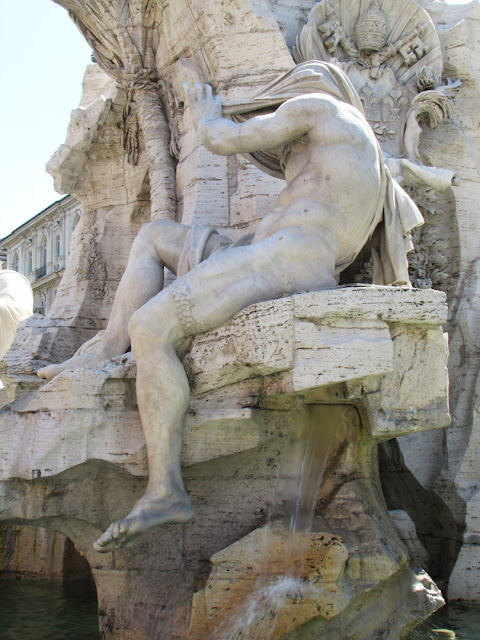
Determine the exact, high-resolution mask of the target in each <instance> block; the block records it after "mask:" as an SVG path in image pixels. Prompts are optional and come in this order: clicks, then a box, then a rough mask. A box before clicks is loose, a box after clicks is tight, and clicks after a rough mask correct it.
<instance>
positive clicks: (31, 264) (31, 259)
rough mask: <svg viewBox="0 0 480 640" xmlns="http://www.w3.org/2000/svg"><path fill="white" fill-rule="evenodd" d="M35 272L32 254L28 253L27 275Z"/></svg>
mask: <svg viewBox="0 0 480 640" xmlns="http://www.w3.org/2000/svg"><path fill="white" fill-rule="evenodd" d="M32 270H33V255H32V252H31V251H29V252H28V260H27V275H29V274H30V273H32Z"/></svg>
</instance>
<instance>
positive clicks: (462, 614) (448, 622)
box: [409, 603, 480, 640]
mask: <svg viewBox="0 0 480 640" xmlns="http://www.w3.org/2000/svg"><path fill="white" fill-rule="evenodd" d="M440 629H445V630H450V631H454V632H455V639H456V640H480V606H479V605H468V604H464V603H462V604H457V603H452V604H449V605H448V606H445V607H442V609H440V610H439V611H437V612H436V613H434V614H433V616H431V617H430V618H428V620H427V621H426V622H424V623H423V624H422V625H420V626H418V627H417V628H416V629H415V631H413V633H411V634H410V636H409V640H449V636H448V634H446V633H443V634H442V633H438V630H440ZM435 631H437V633H435ZM450 637H453V636H450Z"/></svg>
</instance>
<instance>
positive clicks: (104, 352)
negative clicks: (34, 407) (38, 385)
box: [37, 342, 121, 381]
mask: <svg viewBox="0 0 480 640" xmlns="http://www.w3.org/2000/svg"><path fill="white" fill-rule="evenodd" d="M118 355H121V353H118V348H117V349H115V348H113V347H109V346H108V345H105V344H104V343H102V342H99V343H98V344H97V345H95V346H94V347H93V348H92V349H91V350H89V351H85V352H81V353H78V352H77V353H76V354H75V355H74V356H73V357H72V358H70V359H69V360H65V362H60V363H59V364H51V365H49V366H48V367H43V369H39V370H38V371H37V376H38V377H39V378H45V380H47V381H50V380H51V379H52V378H54V377H55V376H58V374H59V373H62V371H66V370H67V369H77V368H78V367H81V366H86V367H91V368H94V367H95V366H96V365H98V363H99V362H102V361H103V360H108V359H109V358H114V357H115V356H118Z"/></svg>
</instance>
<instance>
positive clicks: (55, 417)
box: [0, 287, 449, 640]
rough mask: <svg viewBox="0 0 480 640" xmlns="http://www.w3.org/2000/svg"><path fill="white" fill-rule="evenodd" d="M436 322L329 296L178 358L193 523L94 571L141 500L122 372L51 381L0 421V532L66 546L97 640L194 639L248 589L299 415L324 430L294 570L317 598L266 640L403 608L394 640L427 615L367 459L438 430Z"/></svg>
mask: <svg viewBox="0 0 480 640" xmlns="http://www.w3.org/2000/svg"><path fill="white" fill-rule="evenodd" d="M445 314H446V307H445V298H444V295H443V294H441V293H438V292H433V291H415V290H408V289H395V288H389V287H371V288H370V287H353V288H341V289H334V290H331V291H322V292H317V293H307V294H303V295H298V296H293V297H292V298H282V299H279V300H275V301H270V302H264V303H260V304H257V305H252V306H251V307H248V308H247V309H244V310H243V311H242V312H240V313H239V314H237V315H236V316H235V317H234V318H233V319H232V320H231V321H229V322H227V323H226V324H225V325H224V326H222V327H219V328H218V329H215V330H213V331H210V332H208V333H206V334H203V335H200V336H198V337H197V338H195V339H194V340H193V342H192V343H191V344H189V345H185V349H186V355H185V365H186V367H187V371H188V373H189V377H190V382H191V386H192V389H193V394H192V399H191V403H190V408H189V411H188V413H187V416H186V424H185V432H184V447H183V454H182V458H183V464H184V469H183V475H184V479H185V485H186V488H187V491H188V493H189V495H190V497H191V499H192V503H193V506H194V510H195V517H194V520H193V521H192V522H191V523H188V524H187V525H183V526H182V525H166V526H163V527H158V528H156V529H152V530H150V531H148V532H147V533H146V534H145V535H144V536H143V537H142V538H140V539H139V541H138V542H137V543H136V544H135V545H134V546H133V547H131V548H129V549H126V550H120V551H115V552H114V553H113V554H112V555H107V556H104V555H101V554H98V553H96V552H95V551H94V550H93V548H92V542H93V541H94V540H95V539H96V538H97V537H98V535H99V534H100V533H101V531H102V530H103V529H105V528H106V526H107V525H108V524H109V523H110V522H111V521H114V520H116V519H118V518H120V517H121V516H123V515H125V513H127V512H128V511H129V510H130V508H131V507H132V505H133V504H134V503H135V501H136V500H137V499H138V498H139V497H140V496H141V495H142V493H143V491H144V489H145V484H146V476H147V464H146V456H145V446H144V440H143V433H142V431H141V426H140V422H139V418H138V414H137V410H136V401H135V386H134V382H135V363H134V361H133V359H132V357H131V355H125V356H123V357H120V358H116V359H115V360H114V361H107V362H105V363H104V366H103V368H102V369H100V370H95V371H92V370H88V369H80V370H77V371H66V372H64V373H62V374H60V375H59V376H58V377H56V378H55V379H54V380H52V382H50V383H48V384H45V385H43V386H42V387H41V388H40V389H38V390H37V391H34V392H31V393H29V394H26V395H24V396H22V397H21V398H19V399H18V400H16V401H15V402H14V403H13V404H12V405H9V406H7V407H5V408H4V409H3V411H2V412H1V414H0V415H1V418H0V419H1V424H2V429H1V430H0V437H1V438H2V439H4V444H2V443H0V445H1V446H0V449H1V450H2V451H3V452H4V453H2V465H1V473H2V476H1V479H2V482H1V483H0V491H1V493H2V505H3V511H2V514H1V517H2V519H3V520H4V521H6V522H10V523H33V524H37V525H39V526H45V527H49V528H52V529H55V530H57V531H60V532H61V533H63V534H64V535H67V536H68V537H69V538H71V540H73V542H74V543H75V546H76V547H77V548H78V549H79V550H80V551H81V553H83V554H84V555H85V557H86V558H87V560H88V562H89V564H90V566H91V568H92V573H93V576H94V579H95V582H96V585H97V592H98V597H99V620H100V627H101V630H102V632H103V633H104V635H105V637H106V638H119V639H122V640H125V639H130V638H131V639H132V640H133V639H134V638H135V640H147V639H148V640H152V639H156V638H162V639H163V638H186V637H189V635H188V634H191V635H190V637H191V638H199V639H200V638H203V637H205V638H207V637H208V635H206V634H207V629H210V628H215V627H216V626H217V622H218V623H219V624H220V623H221V622H222V620H223V617H222V616H224V615H226V614H224V613H222V612H221V611H223V607H225V611H226V612H228V611H230V610H232V608H234V607H235V603H236V601H238V600H241V599H243V597H244V593H245V592H246V590H247V591H248V589H249V588H250V586H251V585H252V584H253V583H254V582H255V576H256V574H258V572H259V566H260V564H261V560H260V557H259V552H258V549H257V544H256V542H255V541H256V540H257V536H261V532H260V530H261V528H262V527H264V526H265V524H266V521H267V515H268V510H269V506H270V503H271V499H272V492H273V487H274V484H275V479H276V474H277V469H278V464H279V459H280V455H281V452H282V450H283V448H284V445H285V442H286V439H287V435H288V433H289V431H290V429H291V428H292V427H293V425H294V424H295V422H296V421H297V419H298V416H299V412H301V411H302V407H303V406H304V405H305V404H308V405H311V409H312V410H313V411H314V412H315V415H316V416H317V422H318V428H319V429H322V428H324V429H326V433H327V432H328V433H331V432H332V431H333V436H332V437H333V440H332V444H331V446H330V450H329V455H328V458H327V461H326V467H325V476H324V477H325V480H324V482H323V484H322V487H321V490H320V494H319V497H318V504H317V516H316V518H315V520H314V526H313V529H312V531H313V533H312V544H313V547H312V549H311V550H310V551H309V552H308V554H307V555H308V558H309V559H310V563H309V564H308V567H309V568H308V569H307V573H308V575H309V576H310V577H309V580H311V581H312V582H313V583H315V581H316V580H317V578H318V581H319V582H320V584H321V585H322V589H323V596H322V597H317V596H315V598H314V599H313V600H312V599H311V598H310V597H308V598H305V599H302V605H301V607H300V609H301V615H300V613H299V617H298V624H296V625H293V626H291V623H292V619H293V617H295V615H294V612H295V611H297V609H298V607H299V605H298V603H297V602H293V600H292V601H291V602H290V603H289V604H288V603H287V605H286V610H285V611H283V612H282V613H281V614H279V630H278V635H277V636H276V637H279V638H280V637H283V636H285V634H287V633H293V632H294V633H295V634H298V635H295V636H292V637H298V638H300V637H308V636H306V635H302V634H304V633H307V631H305V630H306V629H310V628H311V625H313V627H312V628H314V629H315V633H317V627H318V629H319V630H320V631H323V630H324V629H328V633H329V634H330V633H332V634H337V635H332V636H331V637H332V638H337V637H338V639H339V640H340V638H342V636H341V635H339V634H340V631H339V629H344V628H347V629H351V631H352V634H353V635H352V637H355V638H358V640H360V639H361V638H363V639H364V640H367V639H368V638H371V637H373V634H374V633H375V632H376V631H377V630H379V629H383V630H384V631H385V629H386V628H387V623H386V622H385V621H386V620H387V619H388V618H389V617H392V616H394V617H395V619H396V612H397V611H399V610H402V621H403V622H402V624H401V625H400V623H399V625H400V626H395V625H393V626H392V627H391V630H389V631H388V634H390V635H385V638H391V639H392V640H393V639H394V638H399V637H401V636H402V634H403V633H404V631H405V629H406V628H407V627H408V628H410V627H412V626H414V625H415V624H416V623H417V622H418V621H420V620H421V619H422V618H423V617H424V616H425V615H427V614H428V613H429V612H431V611H433V610H434V609H435V608H437V607H438V606H439V605H440V603H441V599H440V596H439V594H438V591H436V589H435V588H434V587H433V586H432V585H431V584H427V583H428V579H427V578H418V579H417V578H415V577H414V576H413V574H412V573H411V571H410V570H409V569H408V555H407V552H406V549H405V547H404V546H403V544H402V542H401V541H400V539H399V538H398V535H397V533H396V531H395V528H394V526H393V524H392V522H391V520H390V518H389V516H388V512H387V509H386V506H385V503H384V500H383V496H382V493H381V489H380V486H379V480H378V469H377V447H376V444H377V442H379V441H382V440H388V439H390V438H392V437H394V436H396V435H399V434H403V433H407V432H415V431H419V430H422V429H434V428H438V427H443V426H445V425H446V424H448V420H449V416H448V406H447V396H446V394H447V377H446V367H445V363H446V346H445V341H444V338H443V333H442V329H441V325H442V323H443V322H444V320H445ZM352 323H353V324H354V326H355V328H356V330H355V332H352V331H351V330H350V327H351V326H352ZM232 336H235V337H236V339H235V340H233V339H231V338H232ZM242 336H243V337H242ZM205 350H208V352H209V358H208V368H207V365H206V362H207V361H206V360H205V358H204V356H203V354H204V352H205ZM359 354H360V355H359ZM348 363H351V365H350V368H349V367H348ZM332 422H333V423H334V425H335V427H334V428H333V430H332V429H331V428H329V427H328V426H327V425H328V424H331V423H332ZM322 425H324V426H322ZM7 441H8V447H7V446H6V444H5V443H7ZM322 535H323V540H324V541H325V540H329V541H330V542H329V544H328V545H327V547H326V546H325V545H324V544H323V542H322V541H321V536H322ZM332 536H333V537H332ZM252 541H253V542H252ZM319 541H320V542H319ZM273 547H275V545H273ZM250 548H252V549H255V552H252V553H253V555H252V558H251V559H250V558H248V557H247V550H249V549H250ZM270 551H271V549H270ZM309 554H310V555H309ZM311 554H313V555H311ZM235 563H237V564H235ZM228 565H231V568H232V569H231V570H232V571H233V570H234V571H235V580H234V581H233V582H234V588H233V592H234V593H231V591H232V589H231V588H230V587H231V585H230V583H229V579H228V577H227V573H228V571H227V569H228ZM305 566H306V567H307V565H305ZM249 567H252V569H249ZM255 567H256V568H255ZM320 574H321V577H320ZM237 590H238V592H237ZM397 592H398V593H400V594H403V595H402V596H401V598H400V599H399V597H398V593H397ZM235 593H236V595H235ZM327 593H328V594H333V595H334V596H335V598H334V600H333V601H331V600H330V599H329V598H327V596H326V595H325V594H327ZM394 594H395V595H394ZM333 595H332V597H333ZM322 598H323V599H322ZM202 602H205V603H206V608H204V607H203V605H202V604H201V603H202ZM374 602H376V608H377V610H378V612H379V613H378V616H377V617H375V616H374V617H373V618H372V620H373V622H372V621H370V622H368V624H367V622H366V621H365V624H364V625H360V626H359V625H358V624H357V623H355V615H358V612H357V614H355V615H354V614H353V613H352V612H353V611H357V609H358V607H362V612H363V608H364V609H365V611H367V612H370V614H371V613H372V611H373V610H374V609H375V607H374V605H373V603H374ZM217 605H221V607H222V610H217V609H216V608H215V607H217ZM317 605H318V606H319V608H317ZM327 605H328V606H327ZM330 605H332V606H331V607H330ZM407 611H412V612H413V613H408V615H407V613H406V612H407ZM329 612H330V613H329ZM404 614H405V615H404ZM362 615H363V613H362ZM337 619H338V621H341V623H340V622H337ZM325 625H327V626H325ZM355 625H356V626H355ZM372 625H373V626H372ZM320 631H319V633H320ZM308 633H310V631H309V632H308ZM362 633H363V635H361V634H362ZM382 633H383V631H382ZM385 633H387V631H385ZM195 634H196V635H195ZM202 634H204V635H202ZM328 637H330V635H329V636H328ZM343 639H344V637H343V638H342V640H343Z"/></svg>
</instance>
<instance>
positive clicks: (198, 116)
mask: <svg viewBox="0 0 480 640" xmlns="http://www.w3.org/2000/svg"><path fill="white" fill-rule="evenodd" d="M183 86H184V89H185V91H186V94H187V101H188V104H189V106H190V112H191V115H192V120H193V124H194V125H195V128H196V129H198V125H199V123H200V122H202V121H207V120H215V119H216V118H221V117H222V99H221V98H220V96H215V97H213V95H212V87H211V86H210V85H209V84H200V83H198V82H196V83H195V84H194V85H193V87H191V86H190V85H188V84H187V83H186V82H184V83H183Z"/></svg>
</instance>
